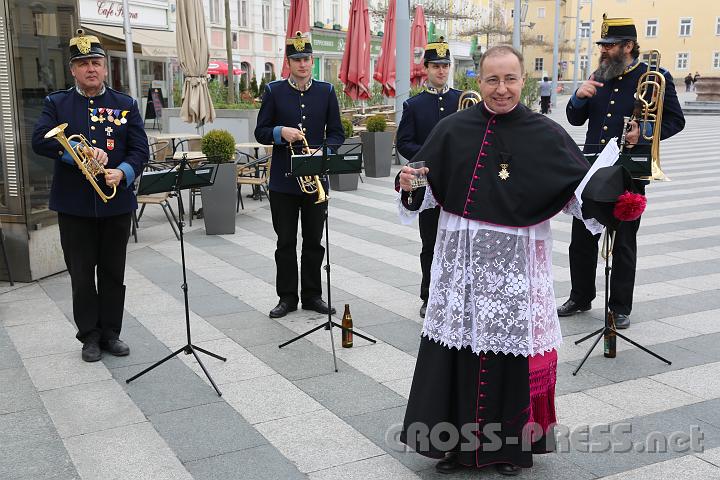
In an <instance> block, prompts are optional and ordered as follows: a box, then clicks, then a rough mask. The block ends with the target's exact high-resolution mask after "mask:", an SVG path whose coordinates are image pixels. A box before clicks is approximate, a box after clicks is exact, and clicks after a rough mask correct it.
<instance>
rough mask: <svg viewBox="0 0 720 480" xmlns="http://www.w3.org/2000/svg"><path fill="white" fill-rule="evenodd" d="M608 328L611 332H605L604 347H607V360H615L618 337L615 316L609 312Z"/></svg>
mask: <svg viewBox="0 0 720 480" xmlns="http://www.w3.org/2000/svg"><path fill="white" fill-rule="evenodd" d="M608 326H609V327H610V330H607V331H606V332H605V337H604V339H603V340H604V342H603V343H604V346H605V352H604V355H605V358H615V353H616V351H615V344H616V340H617V337H616V336H615V314H613V312H608Z"/></svg>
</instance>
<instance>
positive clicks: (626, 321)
mask: <svg viewBox="0 0 720 480" xmlns="http://www.w3.org/2000/svg"><path fill="white" fill-rule="evenodd" d="M613 316H614V317H615V328H617V329H618V330H624V329H626V328H628V327H629V326H630V315H625V314H623V313H613Z"/></svg>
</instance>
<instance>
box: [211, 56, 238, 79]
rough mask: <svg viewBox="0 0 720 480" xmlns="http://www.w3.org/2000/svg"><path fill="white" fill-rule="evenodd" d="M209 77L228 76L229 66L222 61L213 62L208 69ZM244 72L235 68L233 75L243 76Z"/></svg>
mask: <svg viewBox="0 0 720 480" xmlns="http://www.w3.org/2000/svg"><path fill="white" fill-rule="evenodd" d="M207 73H208V75H227V74H228V64H227V63H225V62H221V61H220V60H211V61H210V63H209V64H208V69H207ZM243 73H245V72H243V71H242V70H241V69H240V68H238V67H235V66H233V75H241V74H243Z"/></svg>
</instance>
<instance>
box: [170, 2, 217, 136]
mask: <svg viewBox="0 0 720 480" xmlns="http://www.w3.org/2000/svg"><path fill="white" fill-rule="evenodd" d="M176 35H177V37H176V38H177V50H178V59H179V60H180V67H181V68H182V70H183V74H184V75H185V83H184V85H183V102H182V107H181V108H180V117H181V118H182V119H183V121H185V122H188V123H194V124H195V125H197V126H198V127H200V126H202V125H204V124H205V123H206V122H212V121H213V120H215V108H214V107H213V104H212V99H211V98H210V92H208V85H207V69H208V64H209V63H210V53H209V50H208V41H207V31H206V30H205V10H203V5H202V0H178V2H177V21H176ZM226 68H227V67H226Z"/></svg>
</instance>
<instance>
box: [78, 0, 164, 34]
mask: <svg viewBox="0 0 720 480" xmlns="http://www.w3.org/2000/svg"><path fill="white" fill-rule="evenodd" d="M128 3H129V8H128V12H129V17H130V24H131V26H133V27H151V28H159V29H167V28H168V2H167V1H164V2H163V1H159V0H144V1H130V2H128ZM80 20H81V21H82V22H88V23H97V24H105V25H120V26H122V25H123V21H124V10H123V2H122V0H80Z"/></svg>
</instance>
